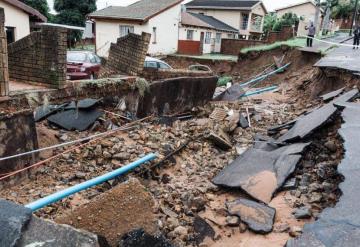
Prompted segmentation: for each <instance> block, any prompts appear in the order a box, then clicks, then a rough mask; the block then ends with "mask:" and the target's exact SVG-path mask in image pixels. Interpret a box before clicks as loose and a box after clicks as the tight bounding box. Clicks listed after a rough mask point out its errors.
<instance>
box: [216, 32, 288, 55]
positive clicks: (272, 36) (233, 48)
mask: <svg viewBox="0 0 360 247" xmlns="http://www.w3.org/2000/svg"><path fill="white" fill-rule="evenodd" d="M293 37H294V33H293V29H292V27H290V26H284V27H282V30H281V31H280V32H269V34H268V36H267V38H266V40H242V39H221V53H223V54H227V55H238V54H239V52H240V50H241V49H243V48H246V47H252V46H258V45H264V44H272V43H275V42H277V41H285V40H288V39H291V38H293Z"/></svg>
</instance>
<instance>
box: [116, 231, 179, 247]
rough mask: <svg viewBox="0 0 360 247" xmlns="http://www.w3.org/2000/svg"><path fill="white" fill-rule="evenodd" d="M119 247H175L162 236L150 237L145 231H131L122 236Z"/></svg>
mask: <svg viewBox="0 0 360 247" xmlns="http://www.w3.org/2000/svg"><path fill="white" fill-rule="evenodd" d="M118 246H119V247H150V246H151V247H173V245H172V244H171V243H170V242H169V241H168V240H167V239H165V237H164V236H162V235H155V236H153V235H150V234H148V233H146V232H145V231H144V230H143V229H137V230H134V231H131V232H129V233H127V234H125V235H124V236H122V238H121V240H120V242H119V245H118Z"/></svg>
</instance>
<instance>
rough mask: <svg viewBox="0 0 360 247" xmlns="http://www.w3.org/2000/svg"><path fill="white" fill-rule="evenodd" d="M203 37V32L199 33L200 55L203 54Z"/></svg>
mask: <svg viewBox="0 0 360 247" xmlns="http://www.w3.org/2000/svg"><path fill="white" fill-rule="evenodd" d="M204 37H205V34H204V32H201V33H200V51H199V52H200V54H203V52H204Z"/></svg>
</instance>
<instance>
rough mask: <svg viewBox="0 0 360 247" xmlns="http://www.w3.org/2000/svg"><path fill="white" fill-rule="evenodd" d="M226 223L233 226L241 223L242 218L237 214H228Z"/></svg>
mask: <svg viewBox="0 0 360 247" xmlns="http://www.w3.org/2000/svg"><path fill="white" fill-rule="evenodd" d="M226 224H227V225H228V226H231V227H235V226H239V225H240V218H239V217H237V216H228V217H226Z"/></svg>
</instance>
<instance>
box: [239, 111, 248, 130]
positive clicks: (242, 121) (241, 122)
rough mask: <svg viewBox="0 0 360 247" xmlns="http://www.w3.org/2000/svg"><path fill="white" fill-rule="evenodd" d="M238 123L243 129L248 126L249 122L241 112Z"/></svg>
mask: <svg viewBox="0 0 360 247" xmlns="http://www.w3.org/2000/svg"><path fill="white" fill-rule="evenodd" d="M239 125H240V127H241V128H243V129H246V128H249V122H248V120H247V119H246V118H245V116H244V115H243V114H240V119H239Z"/></svg>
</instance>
